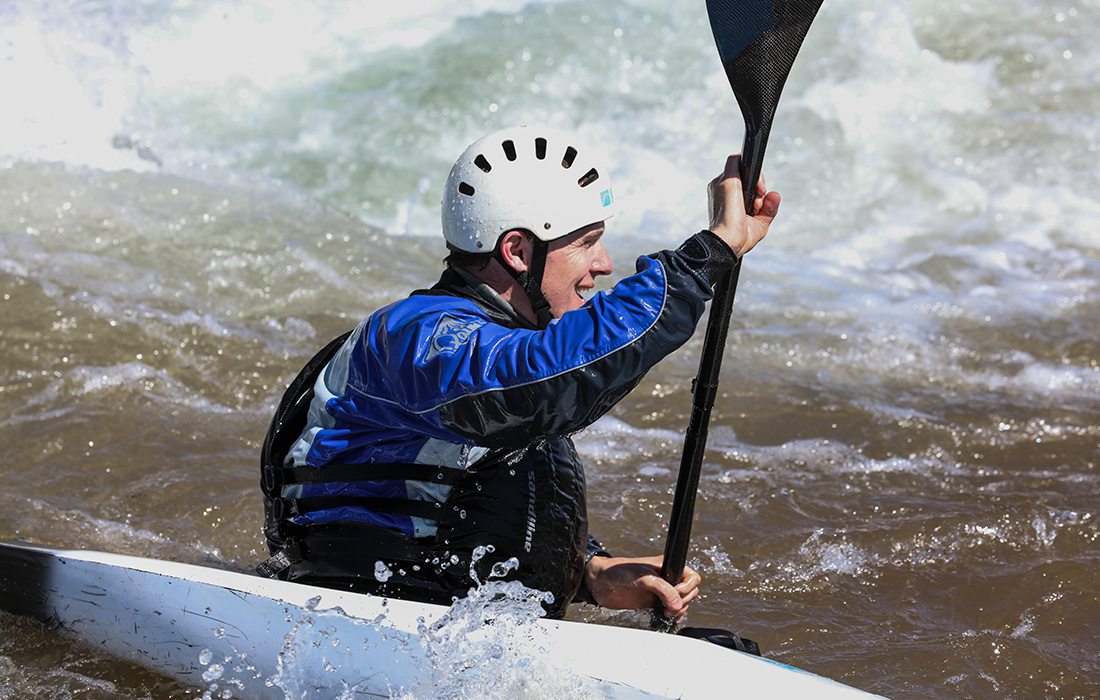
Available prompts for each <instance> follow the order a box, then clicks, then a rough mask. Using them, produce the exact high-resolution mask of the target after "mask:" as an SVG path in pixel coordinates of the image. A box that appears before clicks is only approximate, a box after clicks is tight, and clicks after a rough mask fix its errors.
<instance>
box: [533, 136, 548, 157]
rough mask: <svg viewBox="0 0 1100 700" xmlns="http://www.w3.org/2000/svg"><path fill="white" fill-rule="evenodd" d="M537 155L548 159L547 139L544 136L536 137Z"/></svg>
mask: <svg viewBox="0 0 1100 700" xmlns="http://www.w3.org/2000/svg"><path fill="white" fill-rule="evenodd" d="M535 157H536V158H538V159H539V160H546V139H544V138H542V137H539V138H537V139H535Z"/></svg>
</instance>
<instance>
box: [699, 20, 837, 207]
mask: <svg viewBox="0 0 1100 700" xmlns="http://www.w3.org/2000/svg"><path fill="white" fill-rule="evenodd" d="M821 3H822V0H707V15H709V16H710V29H711V31H712V32H714V41H715V43H716V44H718V55H719V56H720V57H721V58H722V66H723V67H724V68H725V69H726V78H728V79H729V81H730V87H732V88H733V94H734V95H735V96H736V97H737V104H738V105H740V106H741V114H742V116H744V118H745V143H744V146H742V149H741V184H742V187H743V188H744V194H745V210H746V211H748V213H750V214H751V213H752V203H753V200H754V199H755V195H756V183H757V181H758V180H759V179H760V169H761V167H762V165H763V163H764V149H765V148H766V147H767V145H768V135H769V134H770V133H771V130H772V119H773V118H774V117H775V108H776V106H777V105H778V104H779V95H780V93H782V92H783V85H784V83H786V82H787V75H788V74H790V72H791V66H793V65H794V58H795V56H797V55H798V49H799V48H800V47H801V46H802V41H803V39H805V38H806V32H808V31H809V30H810V24H812V23H813V21H814V17H816V16H817V11H818V9H819V8H820V7H821Z"/></svg>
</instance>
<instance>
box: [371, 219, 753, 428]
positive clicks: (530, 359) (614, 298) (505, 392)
mask: <svg viewBox="0 0 1100 700" xmlns="http://www.w3.org/2000/svg"><path fill="white" fill-rule="evenodd" d="M734 261H735V258H734V256H733V253H732V252H731V251H730V249H729V248H728V247H727V246H726V245H725V243H723V242H722V241H721V239H719V238H717V237H716V236H714V234H712V233H710V232H709V231H704V232H701V233H699V234H696V235H695V236H693V237H691V238H690V239H688V241H687V242H686V243H685V244H684V245H683V246H681V247H680V248H679V249H678V250H672V251H662V252H660V253H655V254H653V255H650V256H646V257H642V258H639V260H638V263H637V272H636V273H635V274H633V275H631V276H629V277H626V278H624V279H623V280H621V281H620V282H619V283H618V284H616V285H615V287H614V288H612V289H611V290H609V291H607V292H602V293H600V294H597V295H596V296H595V297H593V298H592V299H591V300H590V301H589V302H588V303H586V304H585V305H584V306H583V307H581V308H579V309H576V310H574V311H570V312H568V313H566V314H564V315H563V316H562V317H561V318H559V319H557V320H556V321H554V322H552V323H551V324H550V326H549V327H548V328H546V329H545V330H541V331H534V330H527V329H514V328H507V327H504V326H501V325H498V324H495V323H492V322H488V321H487V319H486V318H485V317H484V316H482V315H478V314H477V313H476V311H475V310H474V309H472V308H468V309H467V310H466V311H465V312H463V311H461V310H458V309H456V308H451V309H448V310H447V311H446V312H444V313H438V312H436V313H435V314H434V315H429V316H428V317H427V318H426V319H424V322H422V323H420V324H411V325H405V326H402V325H398V326H395V328H394V329H392V330H395V331H398V335H399V336H400V335H401V333H402V332H404V333H405V334H406V337H403V338H400V337H399V338H397V339H396V340H393V341H391V340H390V339H389V335H388V333H386V332H385V329H380V330H383V332H382V333H380V334H379V333H375V334H373V337H375V338H377V339H378V340H377V341H376V342H375V343H374V344H375V345H376V346H378V347H376V348H375V350H381V352H380V354H379V356H378V357H377V358H375V361H376V368H377V371H378V372H385V373H386V375H387V377H386V381H385V382H384V383H385V389H384V391H385V393H388V394H390V399H389V400H390V401H392V402H393V403H394V404H396V405H399V406H402V407H404V410H406V411H409V412H410V413H411V414H412V415H415V416H416V417H417V421H416V422H423V423H424V424H425V425H422V426H420V427H421V429H424V428H429V426H430V429H428V430H427V432H429V433H433V434H436V435H438V436H440V437H444V438H445V436H446V435H447V434H450V435H451V438H450V439H452V440H454V439H455V438H458V440H457V441H468V442H471V443H475V444H478V445H483V446H486V447H511V448H515V447H519V446H523V445H526V444H529V443H530V442H531V441H532V440H536V439H539V438H547V439H550V438H555V437H560V436H562V435H568V434H570V433H573V432H576V431H578V430H581V429H583V428H584V427H586V426H588V425H589V424H591V423H592V422H593V421H595V420H596V419H597V418H599V417H600V416H601V415H603V414H604V413H606V412H607V411H608V410H609V409H610V408H611V407H612V406H613V405H614V404H615V403H616V402H618V401H619V400H620V399H622V398H623V397H624V396H625V395H626V394H627V393H629V392H630V391H631V390H632V389H633V388H634V387H635V386H636V385H637V384H638V382H639V381H640V380H641V379H642V377H643V376H644V375H645V373H646V372H647V371H649V369H650V368H651V367H653V365H655V364H656V363H657V362H658V361H660V360H661V359H662V358H664V357H665V356H666V355H668V354H669V353H670V352H672V351H673V350H675V349H676V348H678V347H680V346H681V345H682V344H683V343H684V342H686V341H687V340H688V338H690V337H691V335H692V333H693V332H694V330H695V327H696V325H697V324H698V321H699V319H700V317H701V316H702V313H703V309H704V306H705V303H706V301H707V300H709V299H710V297H711V295H712V286H713V285H714V283H715V282H717V280H718V278H719V276H720V275H721V274H722V273H723V272H724V271H726V270H728V269H729V268H730V266H732V264H733V262H734ZM471 306H472V305H471ZM410 327H412V328H413V329H414V330H412V331H409V330H403V331H402V330H400V329H408V328H410ZM441 329H442V330H441ZM410 332H411V333H414V334H415V337H408V335H407V334H408V333H410ZM384 342H385V343H386V344H387V345H388V347H387V348H383V347H381V346H382V344H383V343H384ZM387 349H389V350H391V351H392V350H397V351H398V352H396V353H394V352H386V350H387ZM379 388H380V389H381V387H379ZM378 393H382V392H381V391H379V392H378ZM410 418H411V416H410ZM410 427H412V426H410ZM445 439H446V438H445Z"/></svg>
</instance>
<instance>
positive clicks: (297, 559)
mask: <svg viewBox="0 0 1100 700" xmlns="http://www.w3.org/2000/svg"><path fill="white" fill-rule="evenodd" d="M733 262H734V256H733V254H732V253H731V251H730V249H729V248H728V247H727V246H726V245H725V243H723V242H722V241H721V240H720V239H719V238H717V237H716V236H714V234H712V233H710V232H708V231H704V232H701V233H699V234H696V235H695V236H693V237H691V238H690V239H688V241H687V242H685V243H684V245H682V246H681V247H680V248H679V249H678V250H672V251H662V252H660V253H656V254H653V255H650V256H647V257H642V258H639V260H638V263H637V272H636V273H635V274H633V275H631V276H629V277H626V278H624V279H622V280H621V281H620V282H619V283H618V284H616V285H615V286H614V288H612V289H611V290H609V291H606V292H601V293H599V294H596V295H595V296H594V297H593V298H592V299H591V300H590V301H588V302H587V303H586V304H585V305H584V306H583V307H581V308H580V309H576V310H574V311H570V312H568V313H566V314H564V315H563V316H562V317H561V318H559V319H556V320H554V321H552V322H551V323H550V324H549V325H548V327H546V328H545V329H541V330H540V329H537V328H535V327H533V326H532V325H531V324H530V323H528V322H526V321H525V320H524V319H522V318H521V317H519V316H518V315H517V314H516V312H515V311H514V309H512V308H511V306H510V305H509V304H507V303H506V302H505V301H504V300H503V299H502V298H501V297H500V296H499V295H497V294H496V293H495V292H494V291H493V290H492V289H491V288H489V287H488V286H487V285H485V284H484V283H482V282H481V281H480V280H479V279H478V278H477V277H476V276H474V275H472V274H470V273H469V272H466V271H463V270H459V269H448V270H446V271H445V272H444V273H443V276H442V277H441V278H440V281H439V282H438V283H437V284H436V285H435V286H434V287H432V288H431V289H429V290H423V291H420V292H415V293H413V294H412V295H411V296H409V297H408V298H406V299H403V300H401V301H398V302H395V303H393V304H390V305H388V306H386V307H384V308H382V309H379V310H378V311H376V312H375V313H373V314H372V315H371V316H369V317H368V318H367V319H365V320H364V321H363V322H362V323H361V324H360V325H359V326H358V327H357V328H356V329H355V330H354V331H352V332H351V333H350V334H348V335H347V336H345V337H342V338H341V339H337V341H334V342H333V343H332V344H330V347H329V348H326V352H322V353H321V354H319V355H318V356H317V357H316V358H314V361H312V362H311V363H310V364H309V365H307V367H306V368H305V369H304V370H303V372H302V373H301V374H300V375H299V377H298V379H297V380H296V381H295V384H294V385H292V386H291V388H290V389H289V390H288V391H287V395H286V396H284V400H283V403H282V404H281V405H280V409H279V412H278V413H277V414H276V417H275V420H274V421H273V424H272V430H271V431H270V432H269V435H268V441H267V443H266V444H265V449H264V459H263V461H264V465H263V467H264V492H265V504H266V506H267V507H266V514H267V517H266V526H265V532H266V534H267V537H268V542H269V545H270V547H271V549H272V552H273V553H277V552H281V551H286V550H287V549H288V548H290V549H293V551H294V554H295V556H293V557H292V558H291V559H290V560H289V561H288V562H286V563H289V566H288V567H287V572H286V573H285V575H286V576H287V577H289V578H291V579H294V580H309V581H312V582H316V583H322V584H326V585H334V586H345V585H346V586H347V587H350V588H360V589H368V590H382V591H383V592H387V593H390V594H392V595H395V596H397V597H409V598H416V599H422V600H432V601H437V602H449V601H450V600H451V597H452V596H461V595H464V593H465V591H466V590H467V589H468V588H469V587H470V585H471V583H472V582H471V580H470V559H471V554H472V552H473V551H474V550H475V548H477V547H479V546H487V545H488V546H491V547H492V550H493V553H492V555H491V556H487V557H485V558H484V559H483V560H482V561H483V562H484V563H485V566H486V568H488V566H489V565H491V564H492V563H493V562H497V561H501V560H505V559H508V558H510V557H515V558H516V559H517V560H518V562H519V568H518V569H517V570H516V571H515V572H514V574H513V577H514V578H517V579H519V580H520V581H522V582H523V583H524V584H525V585H528V586H531V587H533V588H539V589H541V590H547V591H550V592H551V593H553V594H554V596H555V600H556V603H555V604H554V605H552V606H550V608H551V609H550V612H551V614H561V613H562V612H563V611H564V608H565V605H566V604H567V603H568V601H569V600H571V599H572V598H573V597H574V595H575V594H576V593H577V591H578V588H579V587H580V585H581V582H582V573H583V569H584V563H585V559H586V555H588V556H590V555H591V554H592V553H593V552H594V551H595V550H596V549H597V548H598V543H595V541H594V540H593V539H592V538H590V537H589V535H588V532H587V516H586V511H585V493H584V471H583V469H582V467H581V464H580V461H579V459H578V457H577V454H576V451H575V450H574V447H573V443H572V441H571V439H570V435H572V434H573V433H575V432H577V431H579V430H582V429H583V428H585V427H587V426H588V425H590V424H591V423H592V422H594V421H595V420H596V419H597V418H599V417H600V416H601V415H603V414H604V413H606V412H607V411H608V410H609V409H610V408H611V407H612V406H614V405H615V403H617V402H618V401H619V400H620V399H622V398H623V397H624V396H625V395H626V394H627V393H629V392H630V391H631V390H632V389H633V388H634V387H635V386H636V385H637V384H638V382H639V381H640V380H641V379H642V377H643V376H644V375H645V373H646V372H647V371H648V370H649V369H650V368H651V367H653V365H655V364H656V363H657V362H658V361H660V360H661V358H663V357H665V356H666V355H668V354H669V353H670V352H672V351H673V350H675V349H676V348H678V347H680V346H681V345H682V344H683V343H684V342H686V341H687V339H688V338H690V337H691V335H692V333H693V332H694V330H695V327H696V325H697V323H698V321H699V319H700V317H701V316H702V313H703V309H704V304H705V302H706V301H707V300H708V299H709V298H710V297H711V289H712V286H713V284H714V283H715V282H716V281H717V280H718V279H719V278H720V276H721V274H722V273H723V272H725V271H726V270H728V269H729V267H730V266H731V265H732V264H733ZM291 414H293V415H291ZM379 562H381V564H379ZM378 572H384V573H383V575H380V576H376V574H377V573H378ZM479 572H480V569H479V570H478V571H475V573H478V575H479V577H480V578H481V579H482V580H484V573H479ZM383 579H384V581H383ZM381 584H384V585H381Z"/></svg>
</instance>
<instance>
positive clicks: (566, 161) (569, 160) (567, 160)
mask: <svg viewBox="0 0 1100 700" xmlns="http://www.w3.org/2000/svg"><path fill="white" fill-rule="evenodd" d="M576 159H577V149H575V148H573V147H572V146H570V147H569V148H567V149H565V155H564V156H562V157H561V167H563V168H570V167H572V165H573V161H574V160H576Z"/></svg>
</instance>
